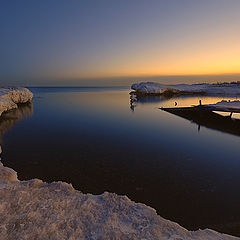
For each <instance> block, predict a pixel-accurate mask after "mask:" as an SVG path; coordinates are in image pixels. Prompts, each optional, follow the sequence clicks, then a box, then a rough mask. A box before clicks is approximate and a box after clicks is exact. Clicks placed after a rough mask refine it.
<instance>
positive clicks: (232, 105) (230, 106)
mask: <svg viewBox="0 0 240 240" xmlns="http://www.w3.org/2000/svg"><path fill="white" fill-rule="evenodd" d="M204 106H208V107H214V108H215V109H216V110H217V109H221V110H223V109H226V111H231V110H234V109H235V110H240V101H238V100H236V101H226V100H222V101H221V102H217V103H215V104H207V105H204Z"/></svg>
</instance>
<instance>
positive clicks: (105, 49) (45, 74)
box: [0, 0, 240, 85]
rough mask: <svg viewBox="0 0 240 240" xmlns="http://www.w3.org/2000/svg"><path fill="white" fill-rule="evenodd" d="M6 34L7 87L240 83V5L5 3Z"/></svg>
mask: <svg viewBox="0 0 240 240" xmlns="http://www.w3.org/2000/svg"><path fill="white" fill-rule="evenodd" d="M0 29H1V36H0V82H1V83H2V84H9V85H11V84H17V83H19V84H28V85H34V84H35V85H42V84H46V85H58V84H63V85H68V84H71V85H78V84H80V85H81V84H83V85H91V84H93V83H94V84H95V83H103V82H104V80H103V79H108V82H109V83H111V81H113V82H114V81H116V82H117V83H119V84H118V85H121V79H124V78H126V79H131V80H129V81H132V79H144V80H148V79H152V78H156V76H161V77H159V79H169V80H168V81H173V82H174V81H175V82H176V81H177V80H176V79H177V78H179V77H176V78H175V80H174V75H178V76H179V75H183V76H185V75H190V76H192V75H202V74H203V75H205V76H208V75H211V74H214V75H216V74H217V75H221V74H225V75H224V76H225V77H226V76H228V77H229V76H230V77H229V79H230V80H232V79H236V78H238V79H236V80H240V75H239V74H238V73H240V0H201V1H200V0H162V1H161V0H121V1H116V0H109V1H107V0H96V1H91V0H85V1H80V0H78V1H77V0H75V1H74V0H72V1H67V0H64V1H62V0H50V1H47V0H41V1H33V0H29V1H27V0H21V1H17V0H16V1H13V0H12V1H8V0H3V1H1V2H0ZM165 75H168V77H167V78H166V77H165V78H164V77H163V76H165ZM172 75H173V78H170V77H169V76H172ZM188 78H189V77H188ZM114 79H115V80H114ZM180 79H182V78H181V76H180ZM189 79H190V80H191V77H190V78H189ZM192 79H193V78H192ZM214 79H217V78H216V77H215V78H214ZM227 79H228V78H227ZM88 83H89V84H88ZM105 83H106V81H105Z"/></svg>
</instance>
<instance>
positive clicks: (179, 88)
mask: <svg viewBox="0 0 240 240" xmlns="http://www.w3.org/2000/svg"><path fill="white" fill-rule="evenodd" d="M131 88H132V89H133V90H135V92H136V93H137V94H143V95H164V94H171V95H174V94H179V95H181V94H222V95H238V94H240V83H222V84H207V83H202V84H176V85H165V84H160V83H155V82H141V83H134V84H133V85H132V86H131Z"/></svg>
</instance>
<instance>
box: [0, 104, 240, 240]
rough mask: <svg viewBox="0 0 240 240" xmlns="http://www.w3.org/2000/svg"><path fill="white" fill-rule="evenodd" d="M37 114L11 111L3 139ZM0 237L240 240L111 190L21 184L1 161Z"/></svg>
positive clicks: (0, 130) (2, 126) (0, 127)
mask: <svg viewBox="0 0 240 240" xmlns="http://www.w3.org/2000/svg"><path fill="white" fill-rule="evenodd" d="M31 113H32V107H31V106H28V107H24V108H23V109H21V108H18V109H16V110H14V111H12V112H9V114H11V117H12V120H11V119H10V120H9V119H8V118H7V116H8V113H4V115H3V116H2V117H4V118H5V119H3V120H1V121H0V139H1V138H2V136H3V134H4V133H5V132H6V131H7V130H8V129H10V128H11V127H12V126H13V125H14V124H15V122H16V121H18V120H19V119H20V118H22V117H24V116H27V115H31ZM12 114H13V115H14V117H13V115H12ZM0 119H1V118H0ZM13 119H14V120H13ZM0 152H1V147H0ZM0 233H1V235H0V239H3V240H8V239H9V240H10V239H11V240H12V239H31V240H32V239H53V240H54V239H99V240H100V239H153V240H154V239H162V240H165V239H169V240H172V239H175V240H180V239H186V240H188V239H196V240H203V239H204V240H206V239H208V240H215V239H219V240H233V239H240V238H237V237H232V236H229V235H225V234H220V233H217V232H215V231H213V230H209V229H205V230H198V231H192V232H191V231H188V230H186V229H184V228H183V227H181V226H180V225H178V224H176V223H174V222H171V221H168V220H166V219H163V218H162V217H160V216H159V215H157V213H156V211H155V210H154V209H153V208H150V207H148V206H146V205H144V204H140V203H135V202H133V201H131V200H130V199H129V198H127V197H126V196H119V195H116V194H114V193H108V192H105V193H103V194H101V195H97V196H94V195H92V194H83V193H81V192H79V191H76V190H74V188H73V187H72V185H71V184H67V183H64V182H53V183H49V184H48V183H44V182H42V181H41V180H39V179H32V180H28V181H19V180H18V178H17V173H16V172H15V171H14V170H13V169H11V168H7V167H4V166H3V165H2V164H1V163H0Z"/></svg>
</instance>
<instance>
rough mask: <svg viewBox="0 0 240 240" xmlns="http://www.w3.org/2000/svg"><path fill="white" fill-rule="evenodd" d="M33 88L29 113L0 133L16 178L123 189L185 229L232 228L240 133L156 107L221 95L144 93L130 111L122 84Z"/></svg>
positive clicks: (239, 216) (236, 214) (239, 212)
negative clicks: (153, 95) (159, 95)
mask: <svg viewBox="0 0 240 240" xmlns="http://www.w3.org/2000/svg"><path fill="white" fill-rule="evenodd" d="M33 91H34V92H35V96H36V97H35V99H34V114H33V116H32V117H31V118H28V119H24V120H22V121H19V122H18V123H17V124H16V125H15V126H14V127H13V128H12V129H11V130H10V131H9V132H8V133H7V134H6V135H5V137H4V139H3V161H4V162H5V164H7V165H8V166H10V167H13V168H14V169H16V170H17V172H18V173H19V176H20V178H22V179H29V178H35V177H38V178H41V179H44V180H45V181H53V180H64V181H67V182H72V183H73V185H74V186H75V187H76V188H78V189H80V190H82V191H83V192H91V193H101V192H103V191H111V192H117V193H119V194H126V195H128V196H129V197H130V198H131V199H133V200H135V201H137V202H144V203H146V204H148V205H150V206H153V207H154V208H156V209H157V210H158V212H159V213H160V214H161V215H162V216H164V217H166V218H168V219H171V220H174V221H177V222H179V223H181V224H182V225H184V226H186V227H188V228H199V227H206V226H208V227H211V226H212V227H213V228H215V229H218V230H221V229H223V230H224V231H229V233H233V232H234V231H235V230H228V229H227V228H226V227H225V225H224V224H225V223H226V222H236V221H238V222H239V221H240V207H239V204H238V203H239V201H240V193H238V191H236V189H239V187H240V181H239V171H240V162H239V153H240V150H239V143H240V138H239V137H237V136H234V135H231V134H227V133H222V132H219V131H216V130H211V129H207V128H205V127H202V128H201V130H200V131H199V132H198V126H197V125H196V124H194V123H191V122H190V121H188V120H185V119H183V118H180V117H177V116H174V115H172V114H169V113H167V112H163V111H161V110H159V109H158V108H159V107H173V106H174V103H175V102H177V103H178V106H190V105H192V104H198V102H199V99H201V100H202V103H203V104H207V103H215V102H217V101H220V100H222V99H223V98H216V97H202V96H201V97H182V98H172V99H168V100H167V99H163V100H161V101H158V99H157V98H152V99H151V98H150V99H149V101H146V100H145V101H144V100H143V101H139V102H137V104H136V107H135V111H134V112H133V111H131V110H130V104H129V94H128V93H129V90H128V89H126V88H123V89H117V88H113V89H105V88H101V89H83V90H82V89H80V88H79V89H71V88H69V89H59V88H58V89H56V88H53V89H51V88H50V89H49V88H48V89H33ZM229 99H231V98H229V97H228V98H226V100H229ZM234 99H235V98H234ZM186 209H188V210H189V211H187V212H186ZM239 229H240V228H239ZM235 232H236V231H235Z"/></svg>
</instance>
